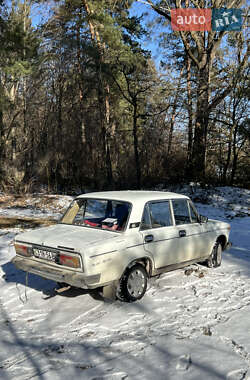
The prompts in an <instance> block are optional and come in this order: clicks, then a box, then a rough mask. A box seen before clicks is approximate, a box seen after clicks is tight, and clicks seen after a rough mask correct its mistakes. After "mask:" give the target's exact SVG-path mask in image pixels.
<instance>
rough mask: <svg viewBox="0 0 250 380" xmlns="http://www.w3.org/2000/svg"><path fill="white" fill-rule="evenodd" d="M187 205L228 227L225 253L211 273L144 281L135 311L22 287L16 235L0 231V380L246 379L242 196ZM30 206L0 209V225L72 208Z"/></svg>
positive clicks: (246, 221)
mask: <svg viewBox="0 0 250 380" xmlns="http://www.w3.org/2000/svg"><path fill="white" fill-rule="evenodd" d="M189 190H190V189H182V191H184V192H185V193H188V192H189ZM192 196H193V198H194V199H196V201H198V202H199V201H202V202H203V203H198V204H197V203H196V205H197V206H198V210H199V212H200V213H201V214H203V215H207V216H209V217H212V218H216V219H220V220H227V221H229V222H230V223H231V228H232V229H231V241H232V243H233V246H232V248H231V249H230V250H229V251H227V252H225V253H224V256H223V262H222V265H221V267H219V268H216V269H208V268H206V267H204V266H201V265H193V266H191V267H189V269H190V270H188V271H187V270H185V269H182V270H178V271H175V272H170V273H167V274H163V275H161V276H159V277H155V278H152V279H151V280H150V283H149V289H148V291H147V293H146V295H145V296H144V297H143V299H142V300H141V301H140V302H136V303H133V304H126V303H122V302H120V301H115V302H112V301H108V300H103V299H102V297H101V295H100V294H99V293H98V291H91V292H86V291H84V290H77V289H71V290H69V291H67V292H64V293H61V294H57V293H55V291H54V288H55V283H53V282H52V281H47V280H44V279H42V278H39V277H37V276H35V275H29V276H28V278H27V277H26V275H25V273H24V272H21V271H18V270H17V269H15V268H14V266H13V265H12V264H11V263H10V260H11V258H12V256H13V252H12V250H11V249H9V243H10V242H11V240H12V239H13V236H14V235H15V234H16V233H18V232H20V231H21V230H22V227H19V228H12V229H2V230H1V229H0V287H1V293H0V378H1V379H22V380H23V379H31V378H35V379H49V380H52V379H53V380H57V379H70V378H71V379H77V378H82V379H91V380H94V379H95V380H101V379H107V380H112V379H114V380H118V379H140V380H141V379H149V380H152V379H155V380H158V379H159V380H161V379H164V380H166V379H167V380H168V379H169V380H175V379H176V380H181V379H185V380H196V379H197V380H203V379H205V380H210V379H211V380H216V379H227V380H241V379H245V380H250V191H248V190H242V189H235V188H217V189H213V190H208V191H207V192H206V196H205V199H204V191H202V190H199V189H195V190H194V193H193V194H192ZM27 199H28V198H27ZM36 199H37V197H31V198H29V199H28V201H27V203H26V206H25V204H23V205H22V207H18V205H17V204H14V205H13V204H12V207H11V206H10V205H9V206H8V204H6V203H4V202H2V203H1V202H0V216H1V215H2V216H3V215H4V216H15V215H18V216H36V217H37V216H43V215H45V216H47V213H48V214H49V215H50V216H54V217H57V216H58V215H59V214H60V213H61V212H62V209H63V207H65V206H66V205H67V204H68V203H69V201H70V200H71V198H70V197H59V196H56V197H55V199H54V200H55V202H54V203H53V207H49V205H48V204H47V203H46V204H45V205H44V209H43V210H41V208H40V206H39V207H38V205H39V204H40V203H39V202H38V201H37V203H36ZM12 201H13V200H12ZM204 202H205V203H204ZM10 203H11V202H10ZM46 211H47V213H46ZM26 283H27V286H26Z"/></svg>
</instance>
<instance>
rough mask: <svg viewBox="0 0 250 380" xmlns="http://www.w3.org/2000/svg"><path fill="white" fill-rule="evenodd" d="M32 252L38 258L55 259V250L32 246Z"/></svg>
mask: <svg viewBox="0 0 250 380" xmlns="http://www.w3.org/2000/svg"><path fill="white" fill-rule="evenodd" d="M33 253H34V256H35V257H37V258H38V259H45V260H49V261H55V259H56V253H55V252H50V251H46V250H44V249H38V248H33Z"/></svg>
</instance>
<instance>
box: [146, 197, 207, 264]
mask: <svg viewBox="0 0 250 380" xmlns="http://www.w3.org/2000/svg"><path fill="white" fill-rule="evenodd" d="M141 233H142V235H143V242H144V249H145V250H146V251H147V252H148V253H150V254H151V255H152V256H153V258H154V262H155V267H156V268H162V267H165V266H169V265H174V264H180V263H183V262H188V261H190V260H193V259H196V258H198V257H201V256H202V255H203V253H204V252H206V246H205V243H204V242H203V239H202V234H203V228H202V225H201V224H200V223H199V221H198V215H197V214H196V213H195V211H194V210H193V209H192V206H191V204H189V200H188V199H186V198H184V199H176V200H173V201H156V202H149V203H148V204H147V205H146V206H145V209H144V214H143V220H142V225H141ZM204 255H205V253H204Z"/></svg>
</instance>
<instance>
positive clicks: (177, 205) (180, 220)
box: [172, 199, 191, 226]
mask: <svg viewBox="0 0 250 380" xmlns="http://www.w3.org/2000/svg"><path fill="white" fill-rule="evenodd" d="M172 205H173V211H174V217H175V224H176V225H177V226H178V225H181V224H187V223H191V218H190V214H189V208H188V202H187V200H186V199H175V200H172Z"/></svg>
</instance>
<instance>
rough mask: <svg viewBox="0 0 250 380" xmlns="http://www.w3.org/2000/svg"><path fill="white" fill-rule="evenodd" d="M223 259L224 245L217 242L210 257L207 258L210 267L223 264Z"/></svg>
mask: <svg viewBox="0 0 250 380" xmlns="http://www.w3.org/2000/svg"><path fill="white" fill-rule="evenodd" d="M221 260H222V246H221V244H220V243H218V242H216V243H215V245H214V247H213V251H212V253H211V255H210V257H209V258H208V260H207V266H208V267H209V268H216V267H219V266H220V265H221Z"/></svg>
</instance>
